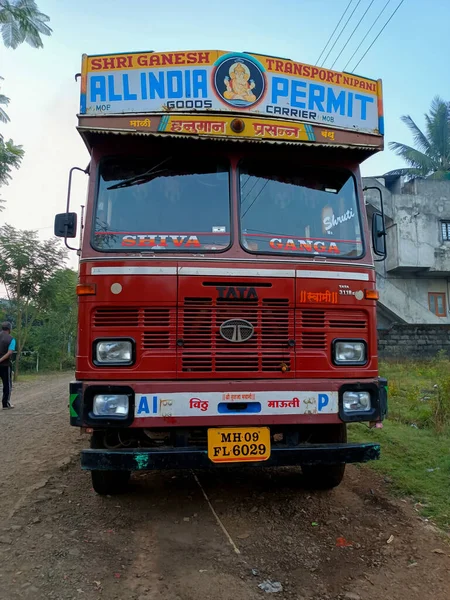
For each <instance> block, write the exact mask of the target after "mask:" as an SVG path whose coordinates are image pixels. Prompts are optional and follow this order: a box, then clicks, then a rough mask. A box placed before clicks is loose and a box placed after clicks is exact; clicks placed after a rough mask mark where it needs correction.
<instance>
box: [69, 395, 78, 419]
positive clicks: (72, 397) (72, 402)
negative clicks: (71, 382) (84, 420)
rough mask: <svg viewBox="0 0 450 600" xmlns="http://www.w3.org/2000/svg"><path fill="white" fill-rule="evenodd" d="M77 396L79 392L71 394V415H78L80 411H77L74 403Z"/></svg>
mask: <svg viewBox="0 0 450 600" xmlns="http://www.w3.org/2000/svg"><path fill="white" fill-rule="evenodd" d="M77 398H78V393H77V394H70V399H69V410H70V416H71V417H78V413H77V411H76V410H75V409H74V407H73V404H74V402H75V400H76V399H77Z"/></svg>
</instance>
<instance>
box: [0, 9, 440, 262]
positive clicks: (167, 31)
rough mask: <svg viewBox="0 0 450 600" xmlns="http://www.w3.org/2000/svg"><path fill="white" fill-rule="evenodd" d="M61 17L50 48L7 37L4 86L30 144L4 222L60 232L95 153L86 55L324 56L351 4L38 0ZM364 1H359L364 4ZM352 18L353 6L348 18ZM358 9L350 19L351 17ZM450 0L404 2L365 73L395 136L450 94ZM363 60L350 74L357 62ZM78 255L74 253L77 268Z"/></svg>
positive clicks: (368, 166)
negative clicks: (89, 130) (87, 142)
mask: <svg viewBox="0 0 450 600" xmlns="http://www.w3.org/2000/svg"><path fill="white" fill-rule="evenodd" d="M370 2H371V0H360V4H359V6H358V8H357V10H356V11H355V13H354V15H353V17H352V20H351V21H350V22H349V24H348V26H347V28H346V29H345V31H344V33H343V35H342V37H341V39H340V40H339V41H338V42H337V44H336V46H335V48H334V49H333V51H332V53H331V54H330V56H329V58H328V60H327V61H326V63H325V67H331V65H332V63H333V62H334V60H335V59H336V57H337V56H338V54H339V52H340V51H341V49H342V47H343V45H344V43H345V42H346V41H347V39H348V37H349V35H350V34H351V32H352V31H353V29H354V28H355V26H356V24H357V22H358V21H359V18H360V17H361V16H362V15H363V12H364V11H365V10H366V9H367V7H368V6H369V4H370ZM398 3H399V0H391V1H390V3H389V5H388V7H387V8H386V10H385V12H384V13H383V15H382V17H381V18H380V20H379V22H378V23H377V25H376V26H375V27H374V29H373V31H372V33H371V34H370V35H369V36H368V38H367V39H366V41H365V43H364V44H363V46H362V47H361V49H360V50H359V52H358V55H357V57H358V58H359V57H361V56H362V54H363V51H364V50H365V49H366V48H367V47H368V46H369V45H370V43H371V41H372V40H373V39H374V37H375V36H376V34H377V33H378V32H379V30H380V29H381V27H382V26H383V24H384V23H385V21H386V19H387V18H388V17H389V15H390V14H391V13H392V12H393V10H394V9H395V7H396V6H397V5H398ZM37 4H38V6H39V8H40V10H41V12H43V13H45V14H47V15H49V16H50V19H51V22H50V26H51V27H52V29H53V35H52V36H51V37H45V38H44V49H40V50H36V49H33V48H31V47H30V46H27V45H22V46H20V47H19V48H18V49H17V50H7V49H5V48H4V47H3V46H1V45H0V75H1V76H2V77H3V78H4V81H3V82H1V83H2V88H1V92H2V93H3V94H5V95H6V96H8V97H9V98H10V99H11V103H10V106H9V107H8V114H9V116H10V118H11V122H10V123H9V124H7V125H2V124H0V131H1V132H2V134H3V135H4V137H5V138H6V139H9V138H12V139H13V141H14V142H15V143H16V144H21V145H23V147H24V149H25V152H26V154H25V158H24V160H23V163H22V166H21V168H20V170H18V171H15V172H14V174H13V181H12V182H11V183H10V184H9V185H8V186H7V187H3V188H2V189H1V190H0V197H2V198H4V199H5V200H6V201H7V204H6V209H5V210H4V211H3V212H2V213H0V224H3V223H9V224H11V225H13V226H15V227H18V228H21V229H35V230H36V229H37V230H38V231H39V235H40V237H42V238H48V237H50V236H52V234H53V220H54V215H55V214H56V213H59V212H63V211H64V210H65V202H66V194H67V178H68V171H69V169H70V168H71V167H72V166H80V167H86V165H87V164H88V161H89V155H88V153H87V150H86V148H85V146H84V143H83V141H82V140H81V138H80V136H79V134H78V133H77V131H76V124H77V118H76V115H77V111H78V107H79V82H78V83H77V82H75V78H74V76H75V74H76V73H77V72H79V71H80V70H81V55H82V54H83V53H86V54H110V53H116V52H117V53H118V52H132V51H148V50H154V51H171V50H214V49H219V50H231V51H246V52H255V53H259V54H268V55H274V56H282V57H285V58H290V59H292V60H295V61H298V62H303V63H307V64H308V63H309V64H315V63H316V61H317V59H318V57H319V55H320V53H321V51H322V49H323V47H324V45H325V43H326V42H327V40H328V38H329V36H330V35H331V33H332V31H333V30H334V28H335V26H336V24H337V22H338V20H339V18H340V17H341V15H342V13H343V11H344V9H345V8H346V6H347V4H348V0H276V1H275V0H265V2H264V3H263V2H256V1H255V0H247V1H246V2H243V1H242V0H228V2H219V1H218V0H190V1H187V0H171V2H170V3H169V2H160V1H158V2H157V1H155V0H127V1H126V2H125V1H123V0H96V1H92V0H77V2H71V1H70V0H64V1H62V0H37ZM385 4H386V1H385V0H374V1H373V4H372V6H371V8H370V10H369V12H368V13H367V15H366V17H365V19H364V20H363V21H362V23H361V25H360V27H359V29H358V30H357V31H356V33H355V34H354V36H353V38H352V39H351V40H350V42H349V43H348V45H347V47H346V48H345V50H344V52H343V53H342V55H341V56H340V58H339V59H338V60H337V62H336V64H335V66H334V70H337V71H339V70H342V69H343V68H344V66H345V65H346V63H347V60H348V59H349V58H350V57H351V55H352V54H353V52H354V50H355V49H356V47H357V46H358V44H359V43H360V41H361V40H362V38H363V36H364V35H365V33H366V31H367V30H368V28H369V27H370V25H371V24H372V22H373V20H374V19H375V17H376V16H377V15H378V13H379V12H380V10H381V9H382V7H383V6H384V5H385ZM356 5H357V0H353V5H352V7H351V9H350V10H352V8H353V7H355V6H356ZM349 14H350V11H349V12H348V13H347V15H349ZM346 19H347V17H345V19H344V21H343V22H342V24H341V27H342V25H343V24H344V22H345V20H346ZM449 22H450V2H448V0H428V2H427V3H425V2H423V0H404V2H403V4H402V6H401V7H400V9H399V10H398V12H397V13H396V14H395V16H394V17H393V19H392V21H391V22H390V23H389V24H388V26H387V27H386V29H385V30H384V31H383V33H382V34H381V35H380V37H379V39H378V40H377V41H376V42H375V44H374V45H373V47H372V48H371V49H370V51H369V52H368V54H367V56H366V57H365V58H364V60H363V61H362V62H361V63H360V65H359V66H358V68H357V70H356V71H355V73H356V74H358V75H363V76H366V77H369V78H372V79H378V78H381V79H383V89H384V115H385V131H386V135H385V142H386V147H387V144H388V142H390V141H398V142H403V143H407V144H412V143H413V142H412V138H411V136H410V134H409V131H408V129H407V128H406V126H405V125H404V124H403V123H402V122H401V121H400V117H401V115H404V114H410V115H411V116H412V117H413V119H414V120H415V121H416V122H417V124H418V125H419V126H421V127H423V126H424V113H425V112H427V111H428V109H429V106H430V103H431V100H432V98H433V97H434V96H436V95H439V96H441V97H442V98H444V99H446V100H450V89H449V86H450V77H449V66H448V65H449V56H450V36H449V35H448V23H449ZM355 62H356V57H355V59H354V60H353V62H352V63H350V65H349V67H348V68H347V71H350V70H352V67H353V65H354V63H355ZM401 166H404V165H403V162H402V160H401V159H400V158H399V157H397V156H396V155H395V154H393V153H392V152H391V151H390V150H388V149H387V150H385V151H384V152H382V153H379V154H377V155H376V156H374V157H371V158H369V159H368V160H367V161H366V162H365V163H364V164H363V165H362V174H363V176H369V175H382V174H383V173H385V172H386V171H389V170H392V169H394V168H396V167H401ZM85 199H86V177H85V176H84V175H83V174H78V173H76V174H75V175H74V185H73V192H72V209H73V210H77V211H79V207H80V205H82V204H85ZM75 261H76V257H75V256H74V253H72V258H71V261H70V262H71V264H72V265H75Z"/></svg>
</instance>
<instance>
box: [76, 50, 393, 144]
mask: <svg viewBox="0 0 450 600" xmlns="http://www.w3.org/2000/svg"><path fill="white" fill-rule="evenodd" d="M174 112H175V113H177V112H178V113H184V114H186V113H192V112H199V113H205V112H210V113H230V114H231V113H232V114H236V113H240V114H243V115H246V116H249V117H252V116H257V117H259V118H261V117H266V118H268V119H283V120H285V121H297V122H302V123H310V124H312V125H319V126H322V127H324V126H326V127H332V128H338V129H344V130H347V131H349V130H350V131H353V132H360V133H365V134H374V135H383V110H382V96H381V81H374V80H371V79H365V78H362V77H358V76H355V75H352V74H348V73H338V72H336V71H330V70H328V69H323V68H320V67H314V66H310V65H305V64H302V63H297V62H293V61H291V60H285V59H279V58H273V57H269V56H262V55H255V54H247V53H245V54H243V53H238V52H234V53H231V52H223V51H217V50H214V51H192V52H167V53H154V52H136V53H130V54H114V55H103V56H86V55H84V56H83V65H82V85H81V103H80V114H81V115H92V116H93V115H95V116H101V115H121V114H130V113H136V114H141V115H142V114H144V115H145V114H150V115H151V114H158V113H166V114H167V113H174Z"/></svg>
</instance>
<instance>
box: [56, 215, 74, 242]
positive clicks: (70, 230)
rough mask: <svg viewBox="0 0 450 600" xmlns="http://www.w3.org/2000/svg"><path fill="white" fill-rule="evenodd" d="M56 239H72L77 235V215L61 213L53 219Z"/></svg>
mask: <svg viewBox="0 0 450 600" xmlns="http://www.w3.org/2000/svg"><path fill="white" fill-rule="evenodd" d="M55 235H56V237H63V238H74V237H76V235H77V213H71V212H68V213H61V214H59V215H56V217H55Z"/></svg>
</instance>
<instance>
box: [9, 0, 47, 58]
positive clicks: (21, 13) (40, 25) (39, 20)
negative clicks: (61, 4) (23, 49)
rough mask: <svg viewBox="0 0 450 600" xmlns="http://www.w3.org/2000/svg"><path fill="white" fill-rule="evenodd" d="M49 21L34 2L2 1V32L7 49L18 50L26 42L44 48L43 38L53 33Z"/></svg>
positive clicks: (23, 0) (25, 0)
mask: <svg viewBox="0 0 450 600" xmlns="http://www.w3.org/2000/svg"><path fill="white" fill-rule="evenodd" d="M49 21H50V18H49V17H48V16H47V15H45V14H44V13H41V12H40V11H39V8H38V6H37V4H36V2H35V1H34V0H0V30H1V33H2V38H3V43H4V44H5V46H6V47H7V48H13V49H16V48H17V47H18V46H20V44H23V43H24V42H26V43H27V44H29V45H30V46H32V47H33V48H43V46H44V44H43V42H42V38H41V36H43V35H51V33H52V30H51V29H50V27H49V26H48V25H47V23H48V22H49Z"/></svg>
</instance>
